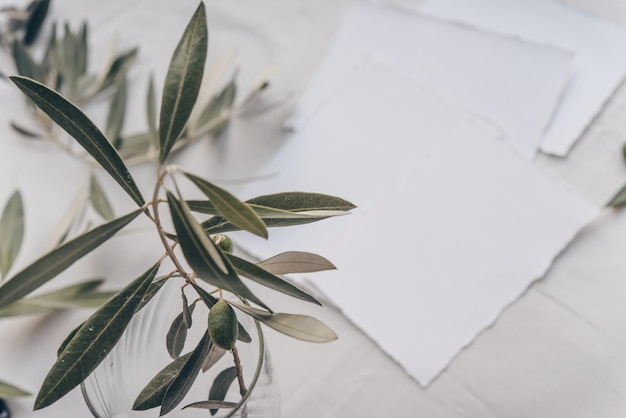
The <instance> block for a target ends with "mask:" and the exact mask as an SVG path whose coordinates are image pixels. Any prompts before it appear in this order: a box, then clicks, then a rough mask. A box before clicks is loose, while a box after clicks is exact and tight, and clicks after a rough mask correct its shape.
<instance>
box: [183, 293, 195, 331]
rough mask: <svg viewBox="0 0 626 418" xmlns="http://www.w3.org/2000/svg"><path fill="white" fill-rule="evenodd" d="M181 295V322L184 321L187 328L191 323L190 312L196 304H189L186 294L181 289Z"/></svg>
mask: <svg viewBox="0 0 626 418" xmlns="http://www.w3.org/2000/svg"><path fill="white" fill-rule="evenodd" d="M181 295H182V299H183V322H184V323H185V326H186V327H187V329H189V328H191V325H192V323H193V317H192V314H193V309H194V308H195V306H196V304H195V303H194V304H193V305H191V306H189V302H188V301H187V296H185V291H184V290H183V291H182V293H181Z"/></svg>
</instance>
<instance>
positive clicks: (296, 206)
mask: <svg viewBox="0 0 626 418" xmlns="http://www.w3.org/2000/svg"><path fill="white" fill-rule="evenodd" d="M247 202H248V203H251V204H255V205H259V206H265V207H268V208H275V209H283V210H288V211H292V212H303V211H318V210H321V211H323V210H331V211H349V210H352V209H354V208H356V206H355V205H354V204H352V203H350V202H348V201H347V200H345V199H342V198H340V197H336V196H330V195H326V194H321V193H307V192H283V193H275V194H268V195H263V196H258V197H255V198H253V199H250V200H248V201H247Z"/></svg>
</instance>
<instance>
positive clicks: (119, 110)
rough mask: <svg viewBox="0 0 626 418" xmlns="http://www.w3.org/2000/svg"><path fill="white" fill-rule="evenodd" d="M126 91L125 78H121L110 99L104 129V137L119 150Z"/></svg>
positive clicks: (124, 113)
mask: <svg viewBox="0 0 626 418" xmlns="http://www.w3.org/2000/svg"><path fill="white" fill-rule="evenodd" d="M126 91H127V83H126V77H125V76H122V77H120V81H119V82H118V84H117V88H116V90H115V93H114V94H113V98H112V99H111V104H110V106H109V114H108V116H107V122H106V129H105V133H106V134H105V136H106V137H107V138H108V139H109V141H110V142H111V143H112V144H113V145H114V146H115V148H119V147H120V145H121V143H120V138H121V137H120V134H121V132H122V127H123V126H124V116H125V115H126V101H127V100H126V99H127V97H126V96H127V93H126Z"/></svg>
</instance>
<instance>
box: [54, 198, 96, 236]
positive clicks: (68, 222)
mask: <svg viewBox="0 0 626 418" xmlns="http://www.w3.org/2000/svg"><path fill="white" fill-rule="evenodd" d="M88 194H89V193H88V190H87V187H81V188H80V189H79V190H78V191H77V193H76V195H75V196H74V198H73V199H72V201H71V202H70V205H69V206H68V208H67V210H66V211H65V212H64V213H63V216H62V217H61V219H59V221H58V222H56V225H55V227H54V230H53V232H52V236H51V239H50V247H51V248H56V247H58V246H59V245H61V244H63V243H65V242H67V240H68V239H69V238H70V235H71V233H72V232H73V230H74V229H75V228H76V227H77V226H79V225H80V224H82V221H83V220H84V218H85V215H86V213H87V203H88Z"/></svg>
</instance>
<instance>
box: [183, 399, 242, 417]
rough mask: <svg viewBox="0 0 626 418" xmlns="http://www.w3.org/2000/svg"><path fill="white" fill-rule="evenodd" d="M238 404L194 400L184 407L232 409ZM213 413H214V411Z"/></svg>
mask: <svg viewBox="0 0 626 418" xmlns="http://www.w3.org/2000/svg"><path fill="white" fill-rule="evenodd" d="M237 405H238V404H237V403H235V402H226V401H199V402H193V403H190V404H189V405H185V406H183V407H182V409H185V408H199V409H211V410H213V409H232V408H234V407H236V406H237ZM212 415H213V413H212Z"/></svg>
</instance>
